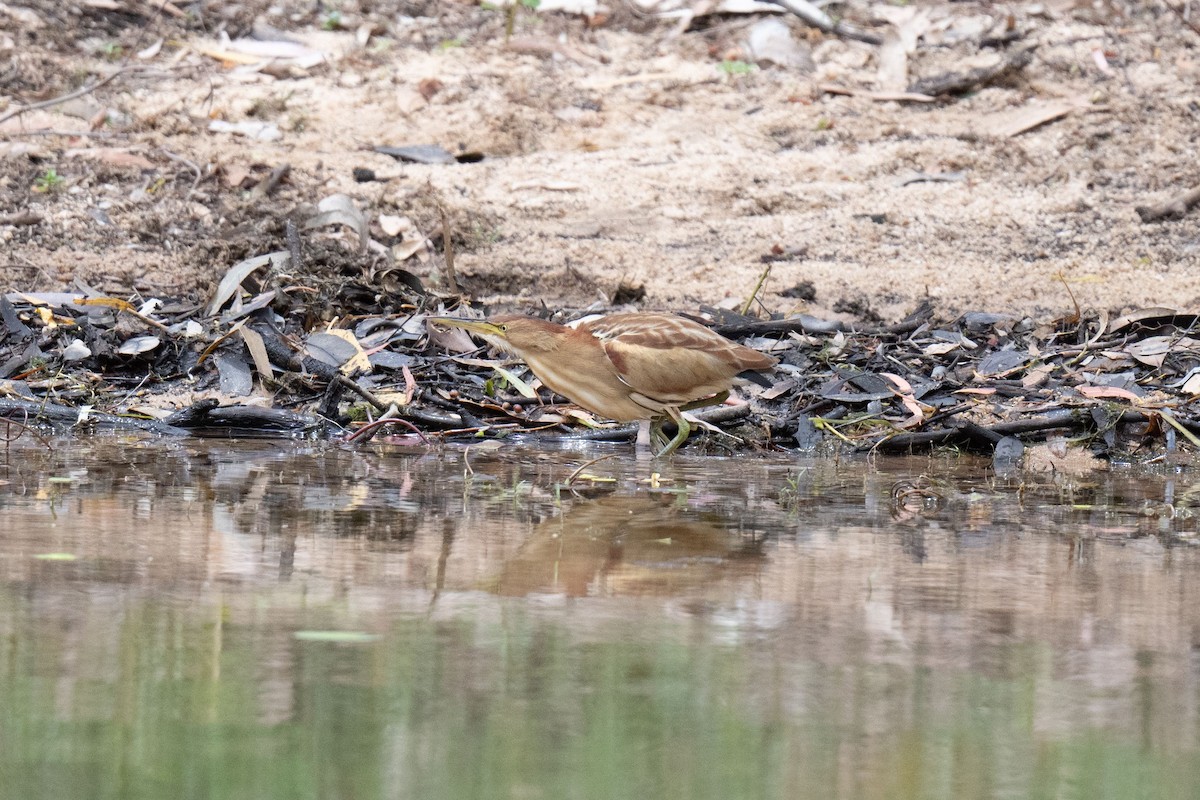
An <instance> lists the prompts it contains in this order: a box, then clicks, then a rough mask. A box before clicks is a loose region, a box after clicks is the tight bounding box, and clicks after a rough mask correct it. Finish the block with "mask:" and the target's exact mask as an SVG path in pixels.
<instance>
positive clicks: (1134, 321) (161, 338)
mask: <svg viewBox="0 0 1200 800" xmlns="http://www.w3.org/2000/svg"><path fill="white" fill-rule="evenodd" d="M286 257H287V253H276V254H270V255H269V256H263V257H260V258H259V259H257V260H255V259H251V260H250V261H253V262H254V263H252V264H247V262H243V264H241V265H238V266H237V267H235V268H234V269H232V270H230V273H229V275H227V276H226V280H225V281H222V284H221V286H220V287H219V288H218V289H217V291H216V293H215V294H214V296H213V298H212V299H211V301H210V302H209V303H208V304H207V305H206V306H196V305H187V304H182V303H172V302H163V301H158V300H137V301H130V300H128V299H124V298H114V297H107V296H103V295H101V294H100V293H97V292H95V291H92V290H91V289H89V288H88V287H86V286H80V287H79V291H77V292H71V293H59V294H24V293H19V292H16V293H10V294H8V295H6V296H3V297H0V416H3V417H5V418H6V419H8V420H9V421H10V423H11V424H10V425H9V426H8V432H9V436H10V437H13V436H17V435H23V434H24V433H25V432H28V433H29V434H30V435H40V431H42V430H43V429H44V428H46V427H50V428H53V429H57V430H64V429H66V430H75V429H79V428H80V427H85V426H86V427H89V428H91V427H96V426H99V427H103V428H134V429H142V430H148V431H153V432H157V433H161V434H170V435H221V436H297V435H307V436H318V437H319V436H324V437H340V438H344V439H347V440H355V441H362V440H366V439H369V438H371V437H372V436H375V435H377V434H385V435H387V436H388V437H390V440H391V441H394V442H397V443H400V444H413V445H418V446H427V444H428V443H430V442H434V441H437V440H447V439H461V440H463V441H471V442H477V441H479V439H480V437H481V436H482V437H483V438H505V437H512V436H521V437H524V438H536V439H539V440H544V441H547V442H549V441H552V440H562V439H564V438H574V439H578V438H588V439H610V440H620V439H628V438H632V437H633V435H634V433H635V431H636V426H629V425H625V426H615V425H608V424H605V423H604V422H603V421H602V420H594V419H592V418H591V417H590V416H589V415H588V414H586V413H584V412H581V411H579V410H578V409H575V408H574V407H572V406H570V405H569V404H565V403H562V402H561V399H560V398H555V397H552V396H550V395H549V394H548V393H547V392H546V391H545V390H544V389H539V388H538V384H537V382H536V381H535V380H534V379H533V376H532V375H530V374H529V373H528V371H527V370H526V369H525V368H524V367H523V366H522V365H520V364H513V363H510V362H505V361H500V360H496V359H495V357H494V356H495V354H491V353H488V352H486V351H482V350H480V351H476V352H466V353H463V352H457V353H455V352H448V351H447V350H446V349H445V347H446V345H449V346H450V347H451V348H452V349H453V342H447V341H444V340H439V341H437V342H431V340H430V336H429V334H428V333H427V331H426V327H425V323H424V320H425V316H426V314H427V313H445V312H446V311H447V310H450V311H453V310H454V307H455V301H454V300H453V299H451V298H448V297H445V296H436V295H433V294H430V293H428V292H427V291H426V290H425V289H424V288H423V287H422V286H421V285H420V282H419V281H416V280H415V278H413V276H411V275H408V274H405V275H400V276H396V275H393V276H390V279H389V291H388V293H387V295H386V298H387V299H386V301H385V296H384V295H383V294H382V293H379V292H372V291H371V290H369V289H368V288H367V287H366V286H359V285H357V284H356V285H355V286H354V287H352V288H353V289H354V292H353V296H350V295H348V294H347V293H346V291H344V289H345V287H344V286H341V285H338V284H336V283H330V284H321V283H320V282H314V281H308V282H306V283H305V284H304V285H303V286H299V285H296V284H287V283H286V281H285V278H291V277H292V276H289V275H288V274H287V271H286V261H287V258H286ZM263 275H265V277H262V276H263ZM255 276H259V277H255ZM381 309H383V311H384V312H385V313H380V311H381ZM589 311H592V312H593V313H594V310H593V309H589ZM372 312H373V313H372ZM580 313H582V312H580ZM578 315H579V314H570V313H564V314H561V315H559V316H560V317H561V319H567V318H570V317H573V316H578ZM688 316H692V317H693V318H694V319H698V320H701V321H704V322H706V323H707V324H710V325H712V326H714V327H715V328H716V329H717V330H718V331H720V332H721V333H723V334H725V335H726V336H729V337H730V338H734V339H737V340H739V341H741V342H743V343H744V344H747V345H749V346H751V347H755V348H758V349H760V350H764V351H769V352H770V353H772V354H773V355H775V356H777V357H778V358H779V359H780V366H779V368H778V369H777V371H776V374H775V375H774V376H773V385H772V386H770V387H768V388H761V387H758V386H747V387H746V388H744V389H742V390H740V393H741V395H742V396H743V398H748V399H749V402H743V403H739V404H736V405H724V406H720V407H716V408H713V409H708V410H705V411H702V412H698V413H697V414H696V416H697V417H699V418H700V419H702V420H705V421H706V422H708V423H709V424H710V425H711V426H717V427H720V428H721V429H722V430H723V431H725V432H727V433H729V434H730V435H728V436H726V435H715V434H713V435H706V436H703V437H701V436H696V437H694V438H693V440H692V442H691V443H690V444H689V447H692V448H693V449H707V450H713V451H729V450H745V449H772V450H784V451H805V452H812V451H818V452H832V451H835V450H837V449H846V448H849V449H854V450H875V451H887V452H900V451H911V450H922V449H928V448H930V447H938V446H952V447H958V448H964V449H970V450H974V451H979V452H986V453H989V454H991V453H995V454H997V457H998V458H1000V457H1002V458H1005V459H1019V458H1020V456H1021V452H1022V449H1023V447H1024V446H1025V445H1026V444H1029V443H1031V442H1044V441H1047V440H1049V441H1055V442H1063V441H1066V442H1074V443H1079V444H1082V445H1085V446H1086V448H1087V449H1088V450H1090V451H1091V453H1093V454H1094V455H1098V456H1103V457H1106V458H1110V459H1112V458H1119V459H1126V458H1137V459H1142V460H1148V459H1150V458H1153V457H1159V456H1162V455H1164V453H1165V454H1169V453H1171V452H1172V451H1174V450H1176V449H1177V446H1182V447H1183V448H1184V449H1188V450H1190V449H1192V447H1193V446H1200V440H1198V439H1197V438H1196V436H1197V433H1200V407H1197V404H1196V398H1197V397H1198V396H1200V334H1198V335H1197V337H1195V338H1194V337H1193V336H1192V335H1191V334H1192V333H1193V332H1194V329H1195V328H1196V326H1197V320H1198V319H1200V317H1198V316H1197V315H1196V314H1187V313H1180V312H1176V311H1173V310H1170V309H1163V308H1155V309H1147V310H1143V311H1139V312H1136V313H1131V314H1126V315H1124V316H1121V317H1118V318H1113V319H1109V318H1108V317H1107V316H1105V315H1099V316H1083V315H1078V314H1077V315H1072V316H1069V317H1064V318H1062V319H1059V320H1055V321H1052V322H1048V323H1038V322H1035V321H1033V320H1030V319H1018V318H1014V317H1011V316H1006V315H1003V314H986V313H969V314H965V315H963V316H961V317H958V318H956V319H953V320H939V319H938V318H937V315H936V313H935V312H934V311H933V309H932V308H930V307H923V308H921V309H918V310H917V311H916V312H914V313H913V314H912V315H911V316H910V317H909V318H908V319H906V320H904V321H903V322H901V323H899V324H897V325H892V326H882V327H869V328H867V327H856V326H854V325H848V324H844V323H840V322H829V321H824V320H819V319H815V318H812V317H806V316H793V317H789V318H786V319H773V320H757V319H752V318H749V317H743V316H740V315H737V314H733V313H731V312H728V311H722V310H718V309H711V308H704V309H701V312H700V313H699V314H694V315H688ZM460 345H463V346H462V347H460V348H458V349H460V350H462V349H465V348H466V346H469V345H466V344H465V343H464V342H460Z"/></svg>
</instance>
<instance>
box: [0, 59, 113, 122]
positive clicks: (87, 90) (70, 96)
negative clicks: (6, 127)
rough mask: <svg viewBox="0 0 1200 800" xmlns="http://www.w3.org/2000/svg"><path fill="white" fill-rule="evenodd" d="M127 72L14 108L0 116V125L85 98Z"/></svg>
mask: <svg viewBox="0 0 1200 800" xmlns="http://www.w3.org/2000/svg"><path fill="white" fill-rule="evenodd" d="M126 72H129V69H128V68H126V67H122V68H121V69H119V70H117V71H116V72H114V73H113V74H111V75H109V76H107V77H104V78H101V79H100V80H98V81H96V82H95V83H89V84H88V85H87V86H83V87H81V88H79V89H76V90H75V91H73V92H67V93H66V94H61V95H59V96H58V97H51V98H50V99H49V100H42V101H40V102H37V103H30V104H29V105H27V106H21V107H20V108H14V109H13V110H12V111H9V112H7V113H5V114H0V125H3V124H4V123H5V122H8V121H9V120H10V119H12V118H13V117H19V116H21V115H22V114H25V113H27V112H29V111H36V110H37V109H39V108H50V107H52V106H56V105H58V104H60V103H65V102H67V101H68V100H74V99H75V98H76V97H83V96H84V95H85V94H91V93H92V92H94V91H96V90H97V89H99V88H100V87H101V86H104V85H106V84H109V83H111V82H112V81H114V80H116V79H117V78H119V77H121V76H122V75H124V74H125V73H126Z"/></svg>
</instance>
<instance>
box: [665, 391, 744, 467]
mask: <svg viewBox="0 0 1200 800" xmlns="http://www.w3.org/2000/svg"><path fill="white" fill-rule="evenodd" d="M728 397H729V392H721V393H719V394H715V395H713V396H712V397H705V398H703V399H700V400H693V401H692V402H690V403H688V404H686V405H684V406H681V407H680V408H668V409H667V416H669V417H670V418H671V419H673V420H674V421H675V425H676V427H678V428H679V432H678V433H676V434H675V438H674V439H671V440H670V441H667V435H666V434H665V433H663V429H662V428H663V421H664V420H663V418H662V417H655V418H654V420H653V422H651V423H650V439H651V441H652V442H653V443H654V446H655V447H656V448H659V450H658V453H657V455H658V456H659V457H660V458H661V457H662V456H666V455H670V454H671V453H673V452H675V450H676V449H678V448H679V445H681V444H683V443H684V442H686V441H687V438H688V436H689V435H690V434H691V432H692V424H691V423H690V422H688V421H687V420H686V419H684V418H683V412H684V411H690V410H691V409H693V408H704V407H705V406H714V405H718V404H720V403H724V402H725V400H726V398H728Z"/></svg>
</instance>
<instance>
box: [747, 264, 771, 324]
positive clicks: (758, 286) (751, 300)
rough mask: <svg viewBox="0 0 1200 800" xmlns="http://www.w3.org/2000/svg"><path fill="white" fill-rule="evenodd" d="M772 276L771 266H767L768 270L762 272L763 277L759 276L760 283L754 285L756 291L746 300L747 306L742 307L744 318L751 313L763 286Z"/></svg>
mask: <svg viewBox="0 0 1200 800" xmlns="http://www.w3.org/2000/svg"><path fill="white" fill-rule="evenodd" d="M770 274H771V265H770V264H767V268H766V269H764V270H763V271H762V275H759V276H758V283H756V284H754V291H752V292H751V293H750V296H749V297H747V298H746V304H745V305H744V306H742V316H743V317H744V316H746V315H747V314H749V313H750V306H752V305H754V298H756V297H758V293H759V292H760V291H762V287H763V284H764V283H766V282H767V278H768V277H769V276H770Z"/></svg>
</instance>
